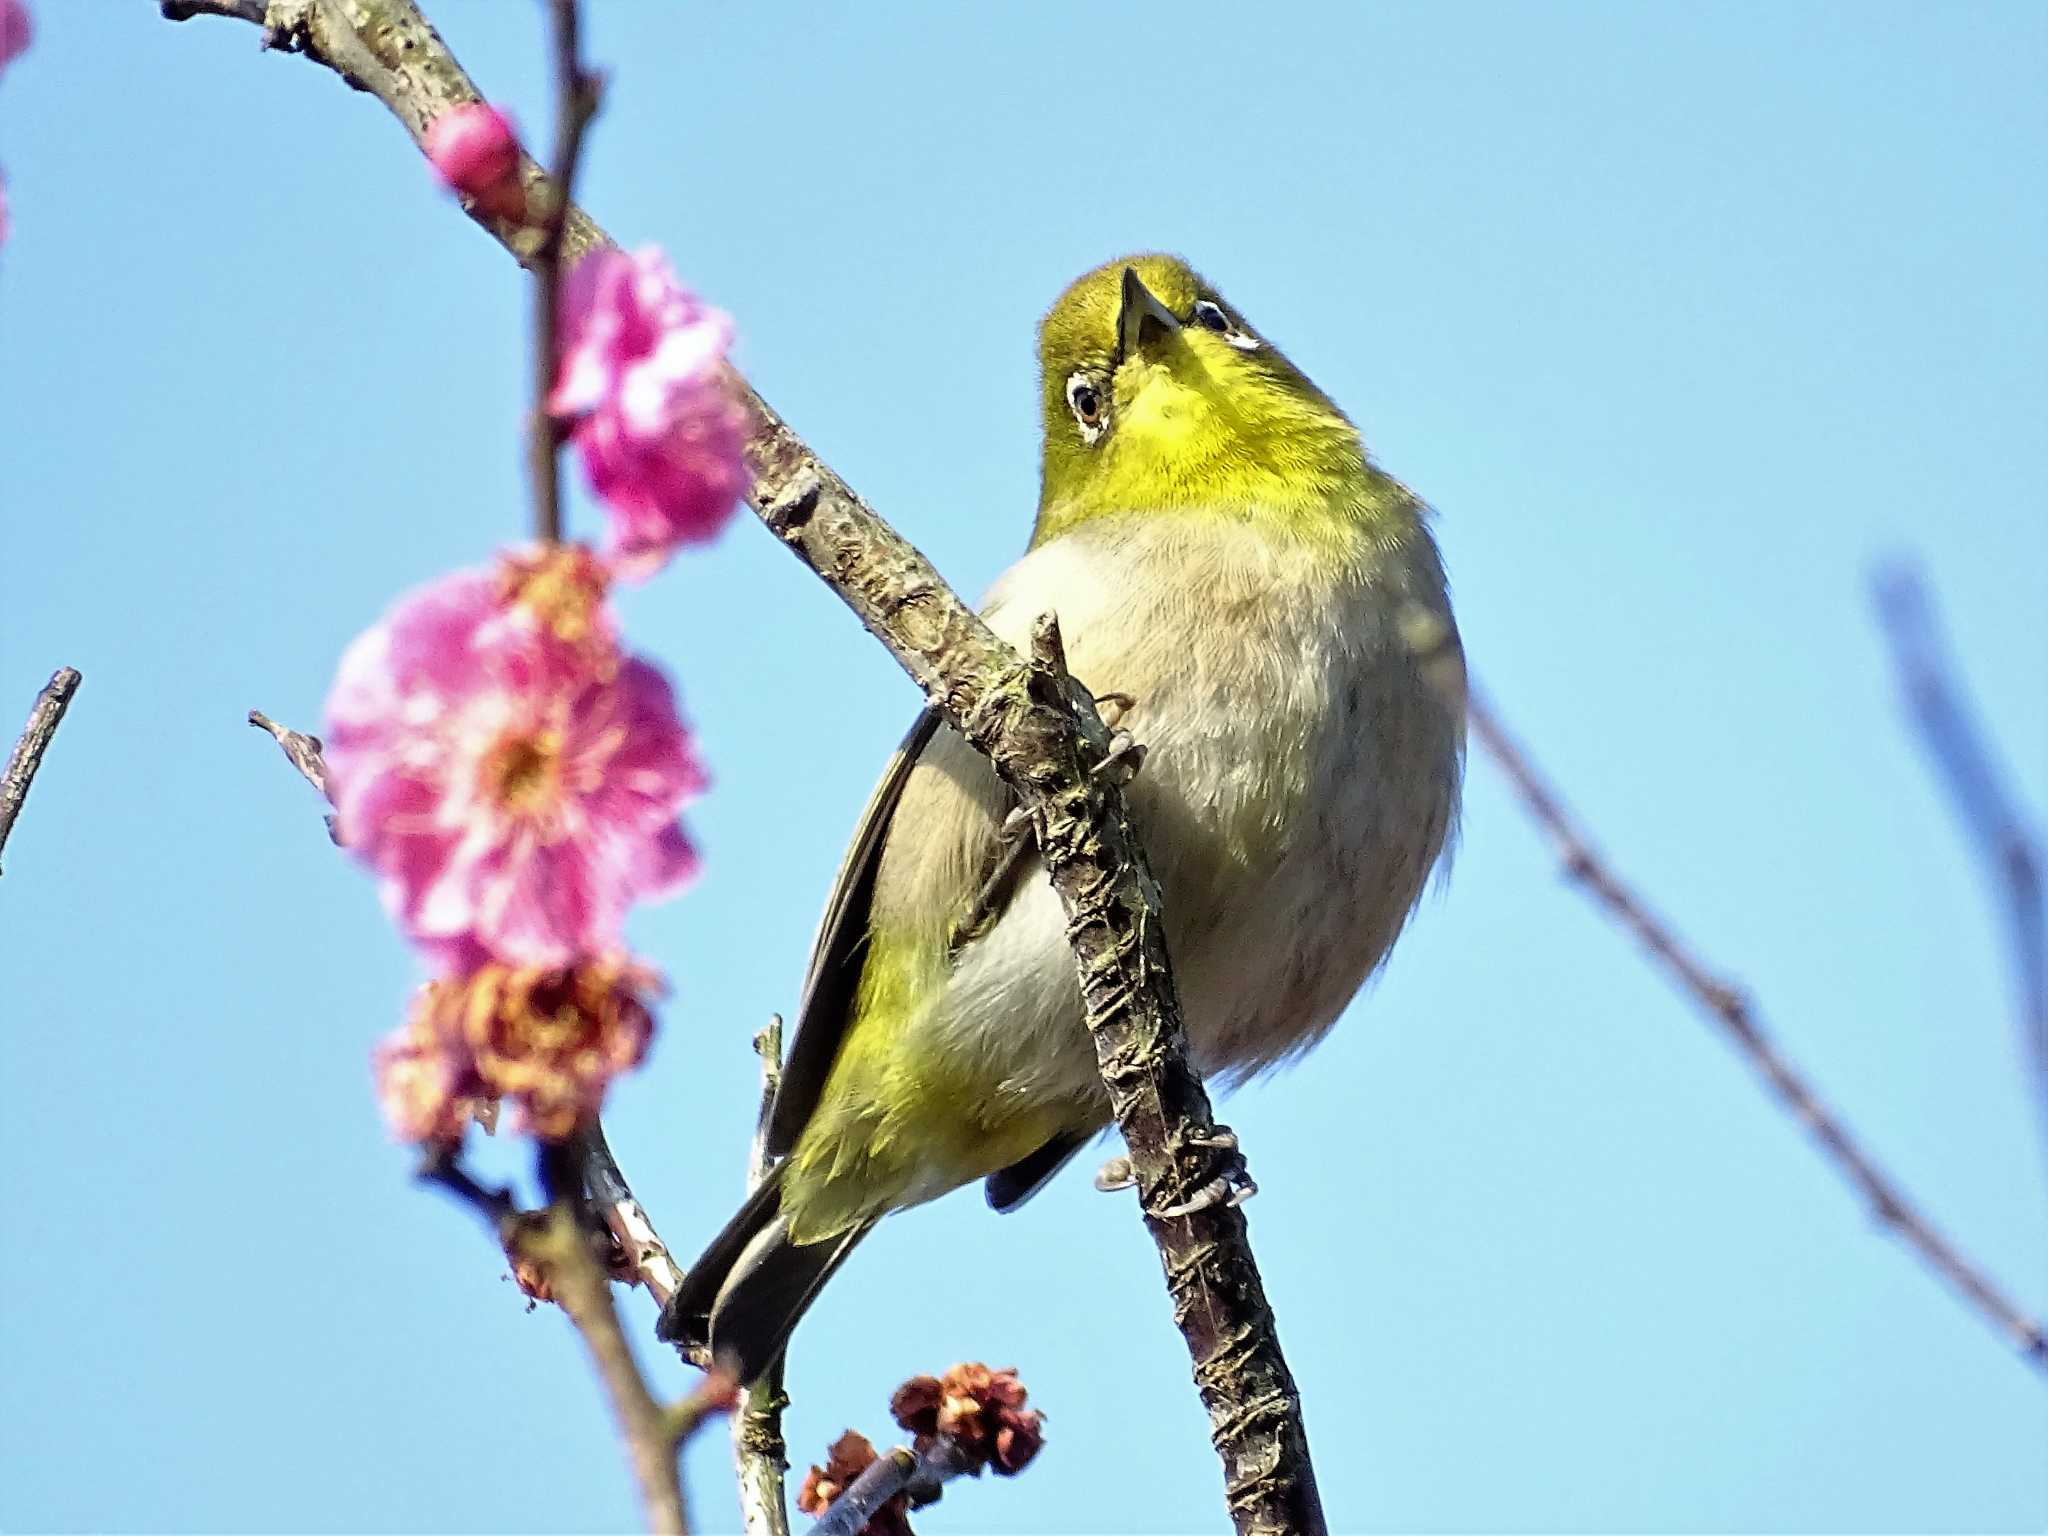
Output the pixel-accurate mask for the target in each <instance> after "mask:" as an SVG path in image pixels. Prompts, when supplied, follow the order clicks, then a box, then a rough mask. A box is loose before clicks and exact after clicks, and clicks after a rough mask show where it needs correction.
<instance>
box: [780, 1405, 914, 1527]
mask: <svg viewBox="0 0 2048 1536" xmlns="http://www.w3.org/2000/svg"><path fill="white" fill-rule="evenodd" d="M875 1459H876V1452H875V1446H874V1442H873V1441H872V1440H870V1439H868V1437H867V1436H866V1435H864V1434H862V1433H861V1432H860V1431H859V1430H857V1429H849V1430H848V1431H847V1432H846V1433H845V1434H843V1435H841V1436H840V1437H839V1438H838V1439H837V1440H835V1441H833V1442H832V1447H831V1449H830V1450H828V1451H827V1452H826V1453H825V1465H824V1466H822V1467H820V1466H815V1465H814V1466H812V1468H811V1469H810V1471H809V1472H807V1473H805V1474H804V1481H803V1486H802V1487H801V1488H799V1489H798V1490H797V1494H796V1507H797V1508H798V1509H800V1510H802V1511H803V1512H804V1513H805V1514H807V1515H810V1516H812V1517H813V1518H815V1517H817V1516H819V1515H822V1514H824V1513H825V1511H826V1510H828V1509H830V1508H831V1507H832V1504H833V1502H834V1501H835V1500H836V1499H837V1498H838V1497H839V1496H840V1495H841V1494H842V1493H844V1492H846V1490H847V1488H848V1486H850V1485H851V1484H852V1482H853V1480H854V1479H855V1478H857V1477H859V1476H860V1475H861V1473H863V1472H865V1471H866V1470H867V1469H868V1468H869V1467H871V1466H873V1465H874V1463H875ZM865 1530H866V1532H867V1536H915V1533H914V1532H913V1531H912V1530H911V1528H910V1500H909V1498H908V1497H907V1496H905V1495H904V1494H900V1493H899V1494H897V1495H896V1496H895V1497H894V1498H892V1499H891V1500H889V1502H888V1503H886V1504H884V1505H883V1506H882V1507H881V1508H880V1509H878V1510H876V1511H875V1513H874V1514H872V1515H870V1516H869V1517H868V1523H867V1525H866V1527H865Z"/></svg>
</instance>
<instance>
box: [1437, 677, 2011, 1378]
mask: <svg viewBox="0 0 2048 1536" xmlns="http://www.w3.org/2000/svg"><path fill="white" fill-rule="evenodd" d="M1468 718H1469V721H1470V724H1471V728H1472V735H1473V737H1474V739H1475V740H1477V741H1478V742H1479V744H1480V745H1481V746H1482V747H1484V748H1485V749H1486V751H1487V752H1488V753H1489V754H1491V755H1492V757H1493V759H1494V761H1495V762H1496V763H1498V764H1499V765H1500V767H1501V770H1502V771H1503V772H1504V773H1506V774H1507V776H1508V781H1509V782H1510V783H1511V784H1513V785H1514V788H1515V792H1516V793H1517V794H1518V795H1520V796H1521V797H1522V803H1523V805H1524V806H1525V807H1526V808H1527V809H1528V812H1529V814H1530V815H1531V816H1533V817H1534V818H1535V819H1536V820H1537V822H1539V823H1540V824H1541V825H1542V826H1543V827H1544V829H1545V830H1546V831H1548V832H1549V833H1550V836H1551V840H1552V841H1553V842H1554V843H1556V845H1557V851H1558V855H1559V857H1560V859H1561V860H1562V862H1563V864H1564V868H1565V872H1566V873H1567V874H1568V875H1570V876H1571V877H1572V878H1573V879H1574V880H1576V881H1578V882H1579V884H1580V886H1581V887H1583V888H1584V890H1585V892H1586V894H1587V895H1588V896H1589V897H1591V898H1592V900H1593V902H1594V903H1595V904H1596V905H1597V906H1599V907H1601V908H1602V909H1604V910H1605V911H1606V913H1607V915H1608V916H1609V917H1611V918H1613V919H1614V920H1615V922H1617V923H1618V924H1620V926H1621V927H1622V928H1623V929H1625V930H1626V931H1627V932H1628V934H1629V935H1630V936H1631V937H1632V938H1634V939H1635V941H1636V942H1637V944H1639V945H1640V946H1641V947H1642V948H1643V950H1644V951H1645V952H1646V953H1647V954H1648V955H1649V957H1650V959H1651V960H1652V961H1654V962H1655V963H1656V964H1657V966H1658V967H1659V968H1660V969H1662V970H1663V971H1664V972H1665V973H1666V974H1667V975H1669V976H1670V977H1671V979H1672V980H1673V982H1675V983H1676V984H1677V986H1678V988H1679V990H1680V991H1682V992H1684V993H1685V994H1686V995H1687V996H1688V997H1690V998H1691V999H1692V1000H1693V1002H1694V1003H1695V1004H1696V1005H1698V1007H1699V1009H1700V1011H1701V1012H1702V1013H1703V1014H1705V1015H1706V1017H1707V1018H1708V1019H1709V1020H1710V1021H1711V1022H1712V1023H1714V1024H1715V1025H1716V1026H1718V1027H1719V1029H1720V1030H1721V1032H1722V1034H1723V1035H1725V1036H1726V1037H1727V1039H1728V1041H1729V1043H1730V1044H1731V1045H1733V1046H1734V1047H1735V1049H1736V1050H1738V1051H1740V1052H1741V1053H1742V1054H1743V1056H1744V1057H1746V1058H1747V1059H1748V1061H1749V1064H1750V1065H1751V1066H1752V1067H1754V1068H1755V1069H1756V1071H1757V1073H1758V1075H1759V1076H1760V1077H1762V1078H1763V1081H1764V1086H1765V1088H1766V1089H1768V1090H1769V1091H1770V1094H1771V1096H1772V1097H1773V1098H1775V1099H1776V1100H1777V1101H1778V1103H1779V1104H1780V1105H1782V1106H1783V1107H1784V1109H1785V1110H1786V1112H1787V1113H1788V1114H1790V1115H1791V1116H1792V1117H1793V1118H1794V1119H1795V1120H1797V1121H1798V1122H1799V1123H1800V1124H1801V1125H1803V1126H1805V1127H1806V1129H1807V1132H1808V1133H1809V1134H1810V1135H1811V1136H1812V1137H1813V1139H1814V1141H1815V1143H1816V1144H1817V1145H1818V1146H1819V1147H1820V1150H1821V1154H1822V1155H1823V1156H1824V1157H1826V1158H1827V1160H1828V1161H1829V1162H1831V1163H1833V1164H1834V1165H1835V1168H1836V1171H1838V1172H1839V1173H1840V1174H1841V1175H1842V1176H1843V1177H1844V1178H1845V1179H1847V1180H1848V1181H1849V1182H1850V1183H1851V1184H1852V1185H1854V1186H1855V1187H1856V1188H1857V1190H1859V1191H1860V1192H1861V1193H1862V1195H1863V1197H1864V1198H1865V1199H1866V1200H1868V1201H1869V1202H1870V1208H1871V1211H1872V1212H1873V1213H1874V1214H1875V1215H1876V1217H1877V1219H1878V1220H1879V1221H1880V1222H1881V1223H1883V1224H1884V1225H1885V1226H1888V1227H1890V1228H1891V1229H1892V1230H1893V1231H1895V1232H1897V1233H1898V1235H1899V1237H1900V1238H1901V1239H1902V1240H1903V1241H1904V1242H1905V1243H1906V1244H1907V1246H1908V1247H1910V1248H1912V1249H1913V1250H1914V1251H1915V1252H1916V1253H1918V1254H1919V1255H1920V1257H1921V1258H1922V1259H1923V1260H1924V1261H1925V1262H1926V1263H1927V1265H1928V1267H1929V1268H1931V1269H1932V1270H1933V1271H1934V1272H1935V1273H1936V1274H1938V1275H1939V1276H1941V1278H1942V1279H1943V1280H1945V1281H1946V1282H1947V1283H1948V1284H1949V1285H1950V1286H1951V1287H1952V1288H1953V1289H1954V1290H1955V1292H1956V1294H1957V1295H1958V1296H1959V1297H1961V1298H1962V1300H1963V1301H1964V1302H1965V1303H1966V1304H1967V1305H1969V1306H1970V1307H1971V1308H1973V1309H1974V1310H1975V1311H1976V1312H1977V1313H1978V1314H1979V1315H1980V1316H1981V1317H1982V1318H1983V1319H1984V1320H1985V1321H1986V1322H1987V1323H1989V1324H1990V1325H1991V1326H1992V1327H1993V1328H1994V1329H1996V1330H1997V1331H1998V1332H1999V1333H2000V1334H2002V1335H2003V1336H2004V1337H2005V1338H2006V1339H2008V1340H2009V1341H2010V1342H2011V1343H2012V1344H2013V1345H2014V1346H2015V1347H2016V1348H2017V1349H2018V1350H2019V1351H2020V1354H2021V1356H2022V1358H2024V1359H2025V1360H2026V1361H2027V1363H2028V1364H2030V1365H2032V1366H2034V1367H2035V1368H2036V1369H2037V1370H2043V1371H2048V1336H2044V1335H2043V1333H2042V1331H2041V1325H2040V1324H2039V1323H2038V1322H2036V1321H2034V1320H2033V1319H2032V1318H2030V1317H2028V1316H2027V1315H2026V1314H2025V1313H2023V1312H2022V1311H2021V1310H2020V1309H2019V1307H2018V1306H2017V1305H2015V1304H2014V1302H2013V1301H2012V1300H2011V1299H2010V1298H2009V1297H2008V1296H2006V1295H2005V1293H2004V1292H2002V1291H2001V1290H1999V1289H1998V1287H1997V1286H1995V1285H1994V1284H1992V1282H1991V1281H1990V1280H1989V1279H1988V1278H1987V1277H1986V1276H1985V1274H1984V1273H1983V1271H1982V1270H1980V1269H1978V1268H1977V1267H1976V1266H1975V1265H1974V1264H1972V1263H1971V1262H1970V1261H1969V1260H1968V1259H1966V1258H1964V1257H1963V1255H1962V1254H1961V1253H1960V1252H1958V1251H1957V1249H1956V1248H1955V1246H1954V1245H1953V1244H1952V1243H1950V1242H1949V1240H1948V1239H1947V1238H1945V1237H1943V1236H1942V1235H1941V1233H1940V1232H1938V1231H1937V1230H1935V1227H1934V1224H1933V1223H1932V1222H1931V1221H1930V1220H1929V1219H1928V1218H1927V1216H1926V1215H1925V1214H1924V1213H1923V1212H1922V1211H1921V1210H1920V1208H1919V1207H1918V1206H1916V1205H1915V1204H1914V1203H1913V1202H1912V1201H1911V1200H1909V1199H1907V1197H1906V1194H1905V1192H1904V1191H1903V1190H1902V1189H1900V1188H1899V1186H1898V1183H1897V1182H1896V1181H1895V1180H1894V1179H1893V1178H1892V1177H1891V1175H1890V1174H1888V1173H1886V1172H1885V1171H1884V1169H1882V1168H1881V1167H1879V1166H1878V1164H1877V1162H1876V1161H1875V1160H1874V1159H1873V1158H1872V1157H1871V1155H1870V1153H1869V1152H1868V1151H1866V1150H1865V1148H1864V1147H1863V1144H1862V1143H1861V1142H1859V1141H1858V1140H1857V1139H1856V1138H1855V1137H1853V1136H1851V1135H1850V1134H1849V1131H1848V1129H1847V1128H1846V1127H1845V1126H1844V1125H1843V1124H1842V1122H1841V1121H1840V1120H1838V1119H1836V1118H1835V1115H1834V1112H1833V1111H1832V1110H1830V1109H1829V1108H1828V1107H1827V1106H1826V1105H1825V1104H1823V1103H1821V1101H1820V1100H1819V1098H1818V1097H1817V1096H1816V1095H1815V1093H1814V1091H1813V1086H1812V1084H1810V1083H1809V1082H1808V1081H1807V1080H1806V1078H1805V1077H1804V1076H1803V1075H1802V1074H1801V1073H1800V1072H1799V1071H1798V1070H1797V1069H1796V1068H1794V1067H1793V1066H1792V1065H1791V1063H1789V1062H1788V1061H1786V1060H1785V1058H1784V1057H1783V1056H1782V1055H1780V1054H1779V1053H1778V1049H1777V1047H1776V1046H1775V1045H1773V1044H1772V1043H1771V1040H1770V1037H1769V1036H1768V1035H1766V1034H1765V1033H1764V1030H1763V1026H1762V1025H1761V1024H1759V1023H1758V1022H1757V1019H1756V1015H1755V1013H1754V1011H1753V1009H1752V1008H1751V1006H1750V1002H1749V999H1748V998H1747V997H1745V996H1744V995H1743V994H1742V993H1741V992H1740V991H1739V990H1737V989H1736V988H1735V987H1733V986H1731V985H1730V984H1729V983H1728V982H1726V981H1723V980H1722V979H1721V978H1720V977H1718V976H1716V975H1715V974H1714V973H1713V972H1712V971H1710V970H1708V969H1707V966H1706V963H1705V962H1704V961H1702V960H1701V959H1699V958H1698V957H1697V956H1696V955H1694V954H1693V952H1692V951H1691V950H1689V949H1687V948H1686V946H1685V944H1684V943H1683V942H1682V941H1681V940H1680V939H1679V938H1678V936H1677V935H1676V934H1674V933H1673V932H1672V931H1671V930H1670V928H1668V927H1667V926H1666V925H1665V924H1664V923H1663V921H1662V920H1660V919H1659V918H1658V917H1656V916H1655V915H1654V914H1653V913H1652V912H1651V911H1650V910H1649V909H1648V908H1647V907H1645V906H1644V905H1643V903H1642V900H1641V898H1640V897H1638V896H1637V895H1636V893H1635V892H1634V891H1632V890H1631V889H1629V887H1628V886H1626V885H1625V884H1623V883H1622V880H1621V877H1620V875H1618V874H1617V873H1616V872H1615V871H1614V869H1613V868H1612V867H1611V866H1610V865H1608V864H1607V863H1606V862H1605V861H1604V860H1603V859H1602V858H1601V857H1600V855H1599V854H1598V853H1596V852H1594V850H1593V845H1592V843H1591V842H1590V841H1589V840H1588V839H1587V836H1586V833H1585V831H1584V829H1583V828H1581V827H1580V826H1579V825H1578V823H1577V822H1575V821H1574V820H1573V819H1572V817H1571V813H1570V812H1568V811H1567V810H1566V809H1565V807H1564V803H1563V801H1562V800H1560V799H1559V798H1558V794H1557V791H1556V790H1555V789H1553V788H1552V787H1551V786H1550V784H1549V783H1547V782H1546V781H1545V780H1544V779H1543V777H1542V775H1540V774H1539V773H1538V772H1537V771H1536V767H1535V765H1534V764H1533V763H1531V762H1530V761H1529V758H1528V755H1527V754H1526V753H1524V752H1523V751H1522V749H1521V747H1520V746H1518V745H1517V744H1516V743H1515V741H1514V740H1513V739H1512V738H1511V737H1510V736H1509V735H1508V734H1507V731H1506V729H1505V728H1504V727H1503V726H1502V725H1501V723H1500V720H1499V719H1498V718H1497V717H1496V716H1495V714H1494V713H1493V707H1492V706H1491V705H1490V704H1488V703H1487V701H1486V699H1485V697H1484V695H1482V694H1480V693H1478V692H1477V691H1476V690H1475V691H1474V692H1473V694H1472V695H1471V699H1470V703H1469V716H1468Z"/></svg>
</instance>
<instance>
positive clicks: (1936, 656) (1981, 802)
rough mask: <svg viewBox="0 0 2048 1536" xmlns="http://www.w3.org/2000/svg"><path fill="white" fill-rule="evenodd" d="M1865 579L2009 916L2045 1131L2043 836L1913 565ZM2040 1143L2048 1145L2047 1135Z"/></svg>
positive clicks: (2047, 954)
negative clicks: (2025, 810)
mask: <svg viewBox="0 0 2048 1536" xmlns="http://www.w3.org/2000/svg"><path fill="white" fill-rule="evenodd" d="M1871 586H1872V594H1873V597H1874V599H1875V601H1876V604H1877V617H1878V627H1879V628H1880V629H1882V630H1883V632H1884V637H1885V639H1886V641H1887V642H1889V644H1890V646H1891V652H1892V662H1893V664H1894V666H1896V668H1897V669H1898V679H1899V689H1900V691H1901V692H1902V693H1903V694H1904V695H1905V701H1906V708H1907V710H1908V711H1909V712H1910V714H1911V716H1912V719H1913V723H1914V725H1915V727H1916V728H1917V734H1918V736H1919V738H1920V744H1921V746H1923V747H1924V748H1926V750H1927V755H1928V756H1929V757H1930V758H1931V759H1933V762H1934V768H1935V772H1936V774H1937V775H1938V776H1939V777H1940V779H1941V782H1942V786H1943V787H1944V788H1945V789H1946V790H1947V791H1948V798H1949V804H1950V806H1951V807H1952V808H1953V809H1954V811H1955V813H1956V819H1957V821H1959V822H1960V823H1961V824H1962V829H1963V832H1964V834H1965V835H1966V836H1967V837H1968V838H1969V840H1970V843H1971V845H1972V846H1973V847H1974V848H1975V849H1976V852H1977V856H1978V858H1979V859H1980V860H1981V862H1982V864H1983V868H1984V881H1985V884H1986V885H1987V886H1988V887H1989V889H1990V893H1991V899H1992V901H1993V903H1994V904H1995V905H1996V906H1997V907H1998V908H1999V910H2000V911H2001V912H2002V913H2003V914H2004V917H2005V932H2006V943H2007V945H2008V947H2009V948H2010V950H2011V953H2012V969H2013V980H2014V984H2015V990H2016V992H2017V995H2018V1008H2019V1025H2020V1039H2021V1046H2022V1050H2023V1051H2024V1052H2025V1056H2026V1061H2027V1064H2028V1068H2029V1069H2030V1072H2031V1077H2032V1083H2033V1092H2034V1101H2035V1107H2036V1108H2037V1109H2038V1110H2039V1112H2040V1116H2041V1132H2042V1135H2043V1137H2044V1138H2048V921H2044V915H2043V911H2042V901H2041V854H2040V847H2039V843H2038V842H2037V840H2036V839H2035V837H2034V835H2033V832H2032V830H2031V829H2030V828H2029V827H2028V825H2027V822H2026V819H2025V818H2024V817H2023V816H2022V815H2021V814H2020V808H2019V801H2018V799H2017V798H2016V797H2015V796H2014V795H2013V793H2012V791H2011V789H2010V787H2009V785H2008V783H2007V781H2006V777H2005V774H2004V773H2003V772H2002V771H2001V769H2000V767H1999V765H1998V763H1997V762H1996V761H1995V760H1994V757H1993V754H1992V749H1991V746H1990V744H1989V742H1988V741H1987V740H1986V738H1985V734H1984V732H1983V730H1982V729H1981V728H1980V727H1979V725H1978V723H1977V712H1976V710H1975V709H1973V708H1972V707H1971V705H1970V700H1969V696H1968V694H1967V692H1966V691H1965V689H1964V687H1963V683H1962V679H1961V677H1960V675H1959V674H1958V673H1957V671H1956V667H1955V664H1954V662H1953V661H1952V660H1951V658H1950V656H1949V653H1948V646H1947V644H1946V643H1945V642H1944V640H1943V637H1942V633H1941V626H1940V623H1939V622H1938V620H1937V619H1936V617H1935V614H1934V601H1933V598H1932V597H1931V596H1930V595H1929V593H1928V590H1927V581H1926V578H1925V577H1924V576H1923V575H1922V574H1921V572H1920V569H1919V567H1918V566H1917V565H1912V564H1908V563H1899V564H1893V565H1887V566H1885V567H1883V568H1882V569H1880V570H1879V571H1878V572H1877V574H1876V576H1875V577H1874V579H1873V580H1872V583H1871ZM2043 1146H2044V1150H2048V1140H2044V1143H2043Z"/></svg>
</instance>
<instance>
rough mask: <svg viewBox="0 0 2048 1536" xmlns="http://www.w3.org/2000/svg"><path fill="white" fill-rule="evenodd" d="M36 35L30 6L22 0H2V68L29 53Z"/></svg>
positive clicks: (0, 20) (0, 16)
mask: <svg viewBox="0 0 2048 1536" xmlns="http://www.w3.org/2000/svg"><path fill="white" fill-rule="evenodd" d="M35 35H36V32H35V27H34V25H33V24H32V23H31V22H30V21H29V19H28V7H27V6H25V5H23V4H22V3H21V0H0V70H4V69H6V68H7V66H8V65H9V64H11V63H13V62H14V61H15V60H16V59H18V58H20V57H21V56H22V55H23V54H24V53H27V52H28V45H29V44H30V43H31V42H33V41H35Z"/></svg>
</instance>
